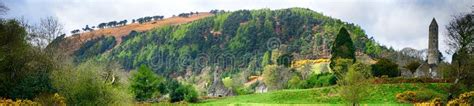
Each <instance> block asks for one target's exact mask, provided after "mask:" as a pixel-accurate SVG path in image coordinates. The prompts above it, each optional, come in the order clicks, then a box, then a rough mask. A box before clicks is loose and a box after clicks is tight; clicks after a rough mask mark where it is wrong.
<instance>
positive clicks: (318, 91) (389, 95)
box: [193, 83, 449, 105]
mask: <svg viewBox="0 0 474 106" xmlns="http://www.w3.org/2000/svg"><path fill="white" fill-rule="evenodd" d="M448 86H449V84H446V83H431V84H430V83H403V84H379V85H374V86H373V87H372V88H371V89H370V91H371V93H370V96H368V97H367V99H366V100H363V101H362V102H361V103H362V104H369V105H380V104H383V105H404V104H402V103H399V102H397V100H396V98H395V95H396V94H397V93H401V92H404V91H409V90H432V91H435V92H437V93H440V94H443V96H447V94H448V93H447V92H446V89H447V88H448ZM263 104H264V105H278V104H291V105H311V104H313V105H314V104H318V105H333V104H336V105H337V104H346V102H345V101H344V100H343V99H342V98H341V97H340V96H339V95H338V94H337V90H336V87H335V86H331V87H322V88H313V89H294V90H279V91H272V92H268V93H262V94H250V95H240V96H232V97H226V98H220V99H210V100H203V101H201V102H200V103H196V104H193V105H263ZM406 105H410V104H406Z"/></svg>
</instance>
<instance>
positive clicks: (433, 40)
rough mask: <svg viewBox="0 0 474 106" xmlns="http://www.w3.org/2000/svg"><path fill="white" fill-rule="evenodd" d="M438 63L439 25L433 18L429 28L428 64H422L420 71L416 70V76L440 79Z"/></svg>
mask: <svg viewBox="0 0 474 106" xmlns="http://www.w3.org/2000/svg"><path fill="white" fill-rule="evenodd" d="M438 63H439V50H438V23H436V20H435V18H433V20H432V21H431V24H430V26H429V37H428V56H427V62H425V63H422V64H421V65H420V66H419V67H418V69H416V72H415V73H414V76H415V77H430V78H439V76H440V75H438V74H439V72H438Z"/></svg>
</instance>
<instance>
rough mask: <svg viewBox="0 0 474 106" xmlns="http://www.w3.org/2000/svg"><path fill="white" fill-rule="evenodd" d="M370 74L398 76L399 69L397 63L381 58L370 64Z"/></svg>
mask: <svg viewBox="0 0 474 106" xmlns="http://www.w3.org/2000/svg"><path fill="white" fill-rule="evenodd" d="M372 75H373V76H375V77H381V76H383V75H387V76H388V77H397V76H400V70H399V69H398V65H397V64H396V63H394V62H392V61H390V60H388V59H385V58H382V59H379V60H378V61H377V63H375V64H373V65H372Z"/></svg>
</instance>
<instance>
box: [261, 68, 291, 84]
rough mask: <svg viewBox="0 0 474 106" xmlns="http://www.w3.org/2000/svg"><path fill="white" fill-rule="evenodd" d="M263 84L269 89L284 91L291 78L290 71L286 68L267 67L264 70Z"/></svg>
mask: <svg viewBox="0 0 474 106" xmlns="http://www.w3.org/2000/svg"><path fill="white" fill-rule="evenodd" d="M262 76H263V82H264V83H265V84H266V85H267V86H268V87H269V89H282V88H283V87H286V85H285V84H286V83H281V82H288V80H289V78H290V77H291V74H290V69H288V68H286V67H284V66H277V65H267V66H265V67H264V68H263V73H262Z"/></svg>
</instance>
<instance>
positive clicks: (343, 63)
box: [331, 59, 353, 78]
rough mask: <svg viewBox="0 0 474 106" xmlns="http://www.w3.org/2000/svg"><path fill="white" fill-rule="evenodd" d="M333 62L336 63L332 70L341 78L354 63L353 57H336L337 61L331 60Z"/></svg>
mask: <svg viewBox="0 0 474 106" xmlns="http://www.w3.org/2000/svg"><path fill="white" fill-rule="evenodd" d="M331 64H334V66H333V68H332V71H333V72H334V74H335V75H336V77H338V78H341V77H342V76H344V75H345V73H346V72H347V71H349V68H350V66H351V65H352V64H353V60H352V59H336V60H335V61H331Z"/></svg>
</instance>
